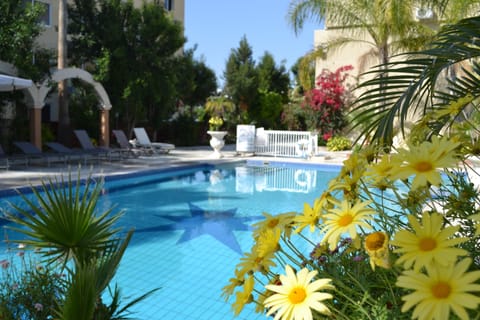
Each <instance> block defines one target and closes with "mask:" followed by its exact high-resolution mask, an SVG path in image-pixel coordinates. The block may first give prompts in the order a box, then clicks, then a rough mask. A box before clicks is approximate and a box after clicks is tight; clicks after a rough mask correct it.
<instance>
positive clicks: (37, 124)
mask: <svg viewBox="0 0 480 320" xmlns="http://www.w3.org/2000/svg"><path fill="white" fill-rule="evenodd" d="M28 110H29V113H30V142H31V143H32V144H34V145H35V146H36V147H37V148H39V149H40V150H42V109H41V108H29V109H28Z"/></svg>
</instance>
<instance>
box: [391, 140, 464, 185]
mask: <svg viewBox="0 0 480 320" xmlns="http://www.w3.org/2000/svg"><path fill="white" fill-rule="evenodd" d="M458 146H459V143H458V142H454V141H450V140H447V139H439V138H438V137H433V138H432V141H431V142H429V141H425V142H423V143H421V144H420V145H418V146H410V150H406V149H400V150H399V151H398V154H394V155H392V161H398V162H401V163H402V164H401V165H400V166H396V167H394V168H393V169H392V179H401V180H405V179H408V178H409V177H411V176H415V177H414V178H413V181H412V185H411V189H412V190H415V189H417V188H419V187H422V186H427V185H428V183H429V184H432V185H434V186H439V185H440V184H441V183H442V178H441V175H440V172H439V169H443V168H449V167H453V166H455V165H456V164H457V163H458V159H456V158H455V155H456V153H455V149H456V148H457V147H458Z"/></svg>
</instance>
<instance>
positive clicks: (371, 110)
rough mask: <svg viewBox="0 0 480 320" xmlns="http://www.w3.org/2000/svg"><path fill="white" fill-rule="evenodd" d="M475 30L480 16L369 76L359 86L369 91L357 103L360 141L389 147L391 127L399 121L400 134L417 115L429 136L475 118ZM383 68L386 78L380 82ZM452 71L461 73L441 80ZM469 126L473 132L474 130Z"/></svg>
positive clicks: (479, 87)
mask: <svg viewBox="0 0 480 320" xmlns="http://www.w3.org/2000/svg"><path fill="white" fill-rule="evenodd" d="M479 30H480V16H476V17H472V18H467V19H463V20H460V21H459V22H457V23H456V24H452V25H446V26H445V27H443V28H442V29H441V30H440V32H439V33H438V35H437V36H436V37H435V38H434V40H433V42H432V43H431V48H429V49H425V50H422V51H419V52H414V53H406V54H404V55H403V56H402V58H403V59H401V61H396V62H390V63H388V64H385V65H383V66H381V67H380V68H377V69H376V70H373V71H371V72H369V73H370V74H371V75H372V78H371V80H368V81H365V82H364V83H362V84H360V88H366V89H367V91H366V92H365V93H364V94H362V95H361V96H360V97H359V99H358V100H357V101H356V103H355V109H356V110H357V112H358V113H357V118H356V123H357V124H359V123H363V124H365V127H364V130H363V131H362V137H364V138H365V137H367V136H368V137H370V138H371V139H373V140H376V141H381V142H382V143H384V144H385V143H386V144H391V142H392V137H393V135H394V124H395V122H396V121H398V122H399V124H400V125H399V127H400V128H401V129H402V132H403V130H404V129H405V124H406V120H407V118H408V117H409V115H411V114H412V113H416V114H417V115H418V118H419V119H420V120H421V121H420V124H421V125H422V126H423V127H424V128H425V129H426V130H425V131H426V132H427V133H428V134H430V135H431V134H438V133H440V132H443V131H445V130H446V129H448V128H451V127H452V126H453V125H454V124H457V123H458V122H459V121H462V120H463V122H466V123H468V122H470V121H472V120H473V118H474V115H478V109H477V100H478V99H479V98H480V64H479V62H478V61H479V58H480V44H479V43H478V41H476V39H478V38H479V37H480V32H479ZM385 68H387V69H388V71H389V76H387V77H383V78H381V77H379V74H381V73H383V70H384V69H385ZM452 69H457V70H459V71H460V72H457V73H456V74H455V75H454V77H455V78H449V77H445V74H449V73H450V70H452ZM444 83H446V85H445V84H444ZM379 85H382V87H381V89H380V87H379ZM379 103H382V105H384V106H386V108H382V107H380V104H379ZM432 112H433V113H432ZM432 114H433V115H436V116H433V117H432V116H430V115H432ZM427 115H429V116H427ZM459 116H462V117H461V118H459ZM470 127H471V129H472V130H474V131H476V130H477V129H476V127H477V126H476V125H471V124H470ZM475 134H476V135H478V132H475ZM427 138H428V137H427Z"/></svg>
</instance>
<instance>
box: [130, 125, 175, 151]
mask: <svg viewBox="0 0 480 320" xmlns="http://www.w3.org/2000/svg"><path fill="white" fill-rule="evenodd" d="M133 132H134V133H135V137H136V138H137V139H136V145H137V146H139V147H143V148H149V149H150V150H151V151H152V152H154V153H169V152H170V151H171V150H173V149H175V145H173V144H170V143H163V142H151V141H150V138H149V137H148V135H147V132H146V131H145V128H134V129H133Z"/></svg>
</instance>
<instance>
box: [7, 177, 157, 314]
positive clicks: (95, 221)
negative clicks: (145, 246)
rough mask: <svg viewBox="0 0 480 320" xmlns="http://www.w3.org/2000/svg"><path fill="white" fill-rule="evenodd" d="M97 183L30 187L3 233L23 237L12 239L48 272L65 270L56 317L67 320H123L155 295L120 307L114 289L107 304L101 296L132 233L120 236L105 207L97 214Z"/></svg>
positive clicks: (110, 211) (52, 182)
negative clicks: (31, 250)
mask: <svg viewBox="0 0 480 320" xmlns="http://www.w3.org/2000/svg"><path fill="white" fill-rule="evenodd" d="M102 189H103V183H101V182H99V183H97V182H96V181H95V180H94V179H92V178H91V177H88V178H87V179H85V180H82V179H80V172H79V173H78V176H77V178H76V182H73V179H72V176H71V174H70V175H69V178H68V181H66V182H65V181H64V179H63V177H62V179H61V181H58V180H57V179H55V180H48V182H42V185H41V188H39V189H37V188H32V192H33V195H34V198H33V199H29V198H28V197H27V196H25V195H21V197H22V199H23V201H24V202H25V204H26V208H24V207H23V206H21V205H18V204H12V205H11V206H12V208H13V209H15V211H14V212H10V213H8V218H9V220H10V221H11V222H13V224H12V225H11V226H9V229H11V230H14V231H16V232H19V233H20V234H23V235H25V236H26V239H17V240H13V242H16V243H22V244H24V245H27V246H31V247H33V248H36V249H37V250H39V253H40V254H41V255H42V256H43V257H44V259H45V260H46V262H48V264H49V266H50V267H53V268H60V272H63V271H66V274H67V279H66V281H65V287H64V288H63V290H62V292H65V296H64V297H62V299H61V301H58V311H57V313H58V314H57V315H56V316H57V317H58V318H59V319H68V320H75V319H78V320H85V319H94V320H100V319H102V320H104V319H105V320H106V319H127V315H128V308H129V307H131V306H132V305H133V304H135V303H137V302H139V301H141V300H143V299H145V298H146V297H147V296H149V295H151V294H152V293H153V292H154V291H156V290H151V291H149V292H147V293H146V294H144V295H141V296H140V297H138V298H136V299H134V300H132V301H131V302H129V303H127V304H126V305H125V306H123V307H120V303H121V301H120V290H119V289H118V288H117V287H116V286H115V289H114V291H113V293H111V294H112V301H111V303H110V305H108V306H107V305H105V304H104V303H103V302H102V299H101V297H102V294H103V292H104V291H105V289H106V288H107V287H108V286H109V284H110V282H111V280H112V279H113V277H114V275H115V273H116V271H117V269H118V266H119V264H120V260H121V258H122V257H123V254H124V252H125V249H126V248H127V246H128V243H129V242H130V239H131V237H132V234H133V231H132V230H130V231H128V232H127V233H126V236H124V237H122V236H120V234H119V232H120V231H121V229H120V228H118V227H116V226H115V224H116V223H117V221H118V219H119V218H120V217H121V216H122V212H117V213H114V212H113V208H109V209H107V210H106V211H104V212H102V213H98V212H97V209H98V208H97V203H98V200H99V197H100V195H101V191H102Z"/></svg>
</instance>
